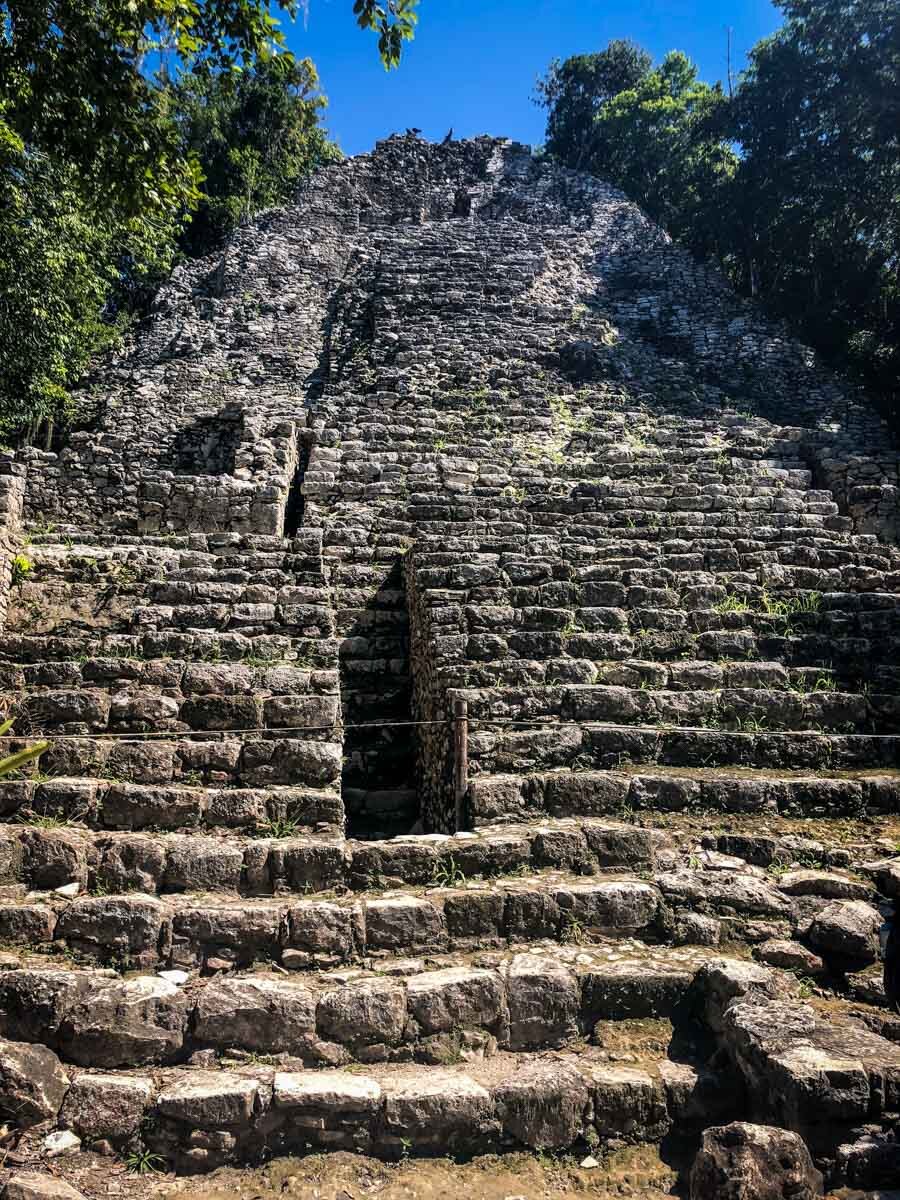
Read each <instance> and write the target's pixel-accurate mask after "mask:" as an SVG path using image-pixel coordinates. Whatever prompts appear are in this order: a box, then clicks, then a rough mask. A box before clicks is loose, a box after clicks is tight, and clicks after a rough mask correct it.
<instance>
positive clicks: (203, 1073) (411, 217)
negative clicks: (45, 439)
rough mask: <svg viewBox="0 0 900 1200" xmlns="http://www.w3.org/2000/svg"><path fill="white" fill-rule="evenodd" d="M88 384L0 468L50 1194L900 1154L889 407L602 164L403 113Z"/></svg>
mask: <svg viewBox="0 0 900 1200" xmlns="http://www.w3.org/2000/svg"><path fill="white" fill-rule="evenodd" d="M82 410H83V411H84V412H86V413H88V414H89V416H88V417H87V418H86V419H85V422H84V424H85V428H83V429H81V430H80V431H78V432H74V433H72V434H71V435H70V436H69V437H68V439H67V442H66V444H65V446H64V447H63V448H61V449H59V450H56V451H41V450H36V449H31V450H26V451H20V452H19V453H18V454H17V455H15V456H13V455H7V456H5V457H4V458H2V459H0V550H2V567H0V572H2V573H0V681H2V687H3V694H4V699H5V707H6V712H7V715H9V716H14V717H15V725H14V728H13V730H12V731H11V732H10V733H8V734H7V736H6V737H5V738H4V739H3V745H4V747H5V748H7V749H15V748H18V747H20V746H22V745H24V744H27V743H28V742H29V741H30V740H33V739H34V738H36V737H38V736H46V737H47V738H48V739H49V740H50V743H51V744H50V748H49V749H48V750H47V751H46V752H45V754H44V755H43V756H42V758H41V760H40V764H39V769H29V768H26V769H25V770H24V771H23V772H22V773H21V775H20V776H19V777H15V778H10V779H7V780H6V781H3V782H0V822H2V823H0V850H2V863H3V884H2V891H0V943H2V945H3V947H4V951H3V953H2V956H0V1034H2V1039H3V1040H0V1114H2V1115H3V1116H4V1118H5V1119H6V1120H7V1122H8V1123H9V1124H10V1125H11V1126H14V1127H18V1128H19V1129H20V1130H21V1131H22V1132H21V1140H20V1141H19V1152H20V1158H21V1159H22V1161H23V1162H25V1163H26V1165H27V1166H28V1167H29V1169H32V1168H33V1169H37V1168H38V1166H39V1165H40V1162H41V1158H42V1154H43V1153H44V1150H45V1149H46V1144H45V1141H44V1140H42V1139H44V1138H45V1135H46V1133H47V1131H48V1129H53V1128H57V1127H58V1128H59V1129H60V1130H68V1131H72V1133H73V1134H74V1135H75V1138H77V1139H80V1141H81V1146H82V1151H83V1152H87V1151H90V1150H91V1149H93V1150H97V1149H99V1150H100V1151H101V1152H104V1153H107V1154H113V1153H118V1154H120V1155H122V1156H125V1155H128V1154H129V1153H130V1154H139V1153H144V1152H145V1153H147V1154H152V1155H157V1156H159V1159H158V1160H154V1161H159V1162H164V1163H165V1164H166V1165H167V1166H169V1167H171V1168H172V1169H174V1170H176V1171H177V1172H180V1173H193V1172H203V1171H207V1170H210V1169H212V1168H214V1167H216V1166H218V1165H221V1164H223V1163H238V1164H241V1163H249V1162H253V1161H256V1160H258V1159H259V1158H261V1157H265V1156H267V1155H271V1154H280V1153H292V1152H298V1151H299V1152H302V1151H303V1150H305V1149H308V1148H313V1149H327V1150H330V1149H353V1150H361V1151H366V1152H369V1153H373V1154H377V1155H381V1156H384V1157H389V1158H390V1157H400V1156H403V1155H406V1154H409V1153H412V1154H430V1153H434V1154H444V1153H451V1154H460V1155H467V1154H472V1153H477V1152H480V1151H483V1150H500V1149H506V1148H511V1147H519V1148H522V1147H530V1148H542V1149H549V1150H569V1149H572V1150H575V1151H579V1150H583V1151H584V1152H585V1153H587V1152H588V1151H594V1152H597V1153H599V1152H600V1151H604V1150H607V1149H609V1148H610V1147H616V1146H620V1145H623V1144H629V1143H638V1142H651V1143H657V1144H658V1143H662V1142H663V1141H664V1140H665V1139H669V1140H672V1139H674V1140H675V1142H676V1143H677V1144H679V1145H681V1146H682V1147H684V1151H683V1153H684V1162H685V1163H686V1167H685V1169H686V1170H687V1169H688V1168H689V1166H690V1158H691V1155H692V1154H693V1151H694V1149H695V1148H696V1146H697V1145H698V1141H699V1138H700V1136H701V1134H703V1132H704V1130H709V1129H710V1127H719V1126H722V1125H726V1124H728V1123H730V1122H733V1121H750V1122H753V1123H755V1124H757V1125H760V1126H769V1127H772V1128H771V1129H770V1130H769V1133H768V1135H767V1136H768V1137H769V1139H770V1140H769V1142H767V1143H766V1145H767V1146H769V1148H770V1149H771V1147H772V1146H773V1145H774V1146H776V1147H777V1146H780V1145H781V1143H780V1142H778V1141H777V1138H778V1137H779V1136H783V1137H789V1135H799V1137H800V1138H801V1139H802V1141H803V1142H805V1143H806V1146H807V1147H808V1149H809V1151H810V1152H811V1154H812V1156H813V1158H814V1160H815V1162H816V1164H817V1166H818V1168H819V1169H820V1170H821V1171H822V1172H823V1173H824V1176H825V1179H826V1181H827V1182H828V1183H829V1184H831V1185H833V1186H839V1185H849V1186H857V1187H877V1186H889V1185H890V1184H891V1183H892V1182H896V1180H897V1179H898V1178H900V1140H898V1139H897V1137H896V1133H897V1129H898V1127H900V1017H898V1016H897V1013H896V1005H894V1006H893V1008H892V1007H891V1005H890V1003H889V1001H890V999H891V998H892V997H891V995H889V994H886V992H885V987H884V984H883V982H882V968H881V963H880V961H879V959H880V956H881V954H882V950H881V948H880V945H879V929H880V927H881V925H882V922H883V920H884V919H885V918H888V917H890V915H891V911H892V901H893V900H894V899H895V898H896V897H897V896H898V895H900V857H898V850H900V841H898V838H900V815H898V809H900V772H898V765H900V551H898V549H897V548H896V546H895V544H894V539H895V537H896V533H897V494H898V493H897V487H898V457H897V455H896V453H895V451H894V450H893V449H892V443H891V441H890V439H889V437H888V435H887V432H886V430H885V429H884V427H883V426H882V423H881V422H880V421H879V419H878V418H877V416H876V415H875V413H874V411H873V410H872V409H871V408H870V407H869V406H868V405H867V403H866V401H865V398H864V397H862V396H860V395H859V394H858V392H857V391H856V390H855V389H854V388H853V387H851V386H850V384H848V383H847V382H845V381H842V380H840V379H838V378H835V377H833V376H831V375H829V374H828V373H827V372H825V371H824V370H823V369H821V368H820V366H819V365H817V363H816V361H815V359H814V357H813V355H812V353H811V352H810V351H809V350H808V349H807V348H805V347H804V346H801V345H799V344H798V343H796V342H794V341H792V340H791V338H790V337H789V335H788V334H787V333H786V332H785V331H784V330H783V329H781V328H779V327H776V326H774V325H772V324H771V323H769V322H767V321H766V320H765V319H764V318H763V316H762V315H761V313H760V312H759V311H758V310H757V309H756V308H755V307H753V306H751V305H749V304H747V303H746V302H744V301H742V300H741V299H740V298H738V297H737V296H736V295H735V294H734V293H733V292H732V291H731V290H730V288H729V287H728V285H727V284H726V283H725V282H724V281H723V279H722V278H721V277H720V276H718V275H717V274H716V272H715V271H713V270H711V269H710V268H708V267H706V266H703V265H701V264H698V263H697V262H695V261H694V260H693V259H692V258H691V256H690V255H688V254H687V253H686V252H685V251H683V250H681V249H679V248H678V247H676V246H675V245H673V244H672V242H671V241H670V239H669V238H668V237H667V236H666V235H665V234H664V233H663V232H662V231H661V230H660V229H658V228H657V227H655V226H654V225H653V224H652V223H651V222H650V221H649V220H648V219H647V218H646V217H645V216H644V215H643V214H642V213H641V211H640V210H639V209H638V208H637V207H636V206H635V205H634V204H632V203H631V202H629V201H628V200H627V199H626V198H625V197H624V196H623V195H622V194H621V193H620V192H618V191H617V190H616V189H614V188H612V187H611V186H609V185H608V184H606V183H604V182H603V181H601V180H598V179H595V178H593V177H590V176H587V175H581V174H577V173H574V172H570V171H566V170H563V169H560V168H557V167H554V166H552V165H549V164H547V163H546V162H544V161H541V160H540V159H539V158H535V157H534V156H533V155H532V154H531V152H530V151H529V150H528V148H526V147H524V146H521V145H517V144H515V143H511V142H509V141H506V140H501V139H493V138H487V137H485V138H478V139H475V140H473V141H467V142H451V143H449V144H448V145H442V146H436V145H431V144H429V143H427V142H424V141H421V140H419V139H418V138H416V137H414V136H395V137H392V138H390V139H388V140H387V141H386V142H382V143H380V144H379V145H378V146H377V147H376V149H375V151H374V152H373V153H372V154H369V155H363V156H361V157H358V158H354V159H349V160H347V161H345V162H343V163H341V164H338V165H335V166H331V167H328V168H327V169H324V170H323V171H321V172H319V173H318V174H317V175H316V176H315V177H314V178H313V179H312V180H311V181H310V183H309V185H308V186H307V187H306V188H305V189H304V190H303V192H302V193H301V194H300V195H299V196H298V198H297V201H296V204H295V205H294V206H292V207H290V208H286V209H279V210H273V211H271V212H267V213H264V214H262V215H261V216H260V217H259V218H258V219H256V220H254V221H253V222H252V223H250V224H247V225H246V226H244V227H243V228H241V229H240V230H238V232H237V233H236V234H235V235H234V236H233V238H232V239H231V240H230V241H229V243H228V244H227V245H226V246H225V247H224V249H223V250H222V251H221V253H218V254H216V255H214V256H212V257H210V258H207V259H204V260H201V261H196V262H192V263H190V264H188V265H187V266H183V267H181V268H179V269H178V270H177V271H176V272H175V274H174V275H173V276H172V278H171V279H170V280H169V282H168V283H167V284H166V285H165V286H164V287H163V288H162V290H161V291H160V293H159V295H158V297H157V300H156V303H155V307H154V309H153V311H152V313H151V314H150V316H149V317H148V319H147V320H146V322H145V323H144V325H143V326H142V327H140V328H138V329H137V330H135V332H134V335H133V338H132V341H131V343H130V344H129V346H128V347H127V348H126V350H125V351H124V352H122V353H121V354H120V355H119V356H118V357H117V359H116V360H115V361H113V362H110V363H107V364H105V365H104V367H103V368H102V370H99V371H98V372H97V374H96V376H95V377H94V378H93V379H92V380H91V381H90V385H89V387H88V388H86V390H85V394H84V396H83V406H82ZM16 555H19V556H20V558H19V565H18V566H14V565H13V560H14V558H15V556H16ZM23 559H24V564H23ZM890 983H891V979H890V967H889V971H888V984H889V992H890ZM623 1044H625V1045H626V1050H625V1051H624V1052H623V1051H622V1050H621V1046H622V1045H623ZM611 1046H613V1047H618V1048H619V1049H611V1048H610V1047H611ZM741 1128H744V1127H741ZM778 1130H782V1131H787V1132H786V1133H785V1134H783V1135H779V1134H778V1132H777V1131H778ZM711 1136H712V1135H710V1134H709V1133H707V1135H706V1139H705V1143H704V1144H706V1142H708V1141H709V1139H710V1137H711ZM742 1136H743V1135H742ZM754 1136H755V1135H754ZM772 1138H775V1139H776V1141H775V1142H772V1141H771V1139H772ZM795 1141H796V1139H795ZM751 1143H752V1144H753V1145H757V1142H753V1139H752V1138H751V1139H750V1142H748V1143H747V1144H748V1145H749V1144H751ZM741 1144H742V1145H743V1144H744V1143H743V1142H742V1143H741ZM792 1144H793V1143H792ZM797 1145H798V1146H800V1151H802V1154H805V1153H806V1151H805V1150H803V1147H802V1145H800V1143H799V1142H797ZM791 1153H794V1151H791ZM773 1155H774V1157H773V1158H772V1161H773V1163H775V1166H774V1167H773V1168H772V1169H773V1170H776V1169H781V1168H778V1167H777V1163H778V1162H781V1160H784V1159H785V1153H781V1154H780V1157H779V1155H778V1154H774V1152H773ZM801 1157H802V1155H801ZM787 1158H790V1155H787ZM708 1165H709V1164H708V1163H707V1167H708ZM782 1166H783V1164H782ZM784 1169H785V1170H786V1169H787V1168H784ZM809 1170H810V1172H811V1174H810V1178H812V1176H813V1175H815V1172H814V1171H813V1170H812V1168H811V1167H810V1169H809ZM704 1172H705V1174H704ZM695 1175H696V1179H698V1180H701V1182H700V1183H697V1188H698V1189H701V1190H700V1191H696V1194H697V1195H701V1194H702V1196H707V1195H708V1196H710V1197H711V1196H712V1195H713V1192H710V1191H709V1190H708V1187H707V1185H706V1184H703V1183H702V1179H705V1178H708V1176H709V1171H708V1170H707V1169H706V1168H704V1171H699V1170H698V1172H696V1173H695ZM10 1186H12V1185H10ZM723 1186H724V1185H723ZM704 1187H707V1190H706V1191H702V1189H703V1188H704ZM10 1194H12V1193H10ZM16 1194H17V1195H18V1193H16ZM29 1194H30V1193H29ZM53 1194H56V1193H53ZM727 1194H729V1195H730V1193H727ZM737 1194H738V1193H735V1195H737ZM742 1194H743V1193H742ZM772 1194H773V1196H774V1195H775V1193H774V1192H773V1193H772ZM778 1194H779V1195H781V1192H779V1193H778ZM784 1194H785V1195H786V1194H788V1193H787V1192H785V1193H784ZM791 1194H792V1195H794V1194H795V1193H791ZM800 1194H801V1193H800V1192H796V1195H798V1196H799V1195H800ZM803 1194H806V1193H803ZM808 1194H809V1195H813V1194H815V1193H814V1192H813V1191H810V1192H809V1193H808ZM715 1195H716V1196H721V1197H725V1196H726V1191H724V1190H722V1191H719V1192H716V1193H715Z"/></svg>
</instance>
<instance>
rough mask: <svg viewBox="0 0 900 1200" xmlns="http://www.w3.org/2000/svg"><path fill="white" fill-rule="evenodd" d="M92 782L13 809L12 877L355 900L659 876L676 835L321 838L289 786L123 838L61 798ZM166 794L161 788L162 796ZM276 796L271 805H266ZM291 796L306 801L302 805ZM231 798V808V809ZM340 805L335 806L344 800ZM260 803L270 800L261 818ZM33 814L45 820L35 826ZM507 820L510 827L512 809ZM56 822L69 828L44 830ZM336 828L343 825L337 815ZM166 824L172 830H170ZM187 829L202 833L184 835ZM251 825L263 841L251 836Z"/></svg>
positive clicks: (561, 825) (548, 826)
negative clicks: (536, 876) (570, 878)
mask: <svg viewBox="0 0 900 1200" xmlns="http://www.w3.org/2000/svg"><path fill="white" fill-rule="evenodd" d="M66 783H68V785H69V786H68V788H67V787H66V786H65V784H66ZM83 783H84V781H81V780H70V781H62V784H63V786H56V787H54V786H53V785H37V787H36V788H35V790H34V793H33V794H32V798H31V800H30V803H28V804H27V807H24V808H23V807H22V806H21V804H20V806H19V807H18V808H17V809H15V810H10V807H9V806H8V805H7V806H5V810H6V811H5V813H4V815H5V816H7V817H10V816H13V815H14V813H15V812H18V814H19V816H20V820H21V823H19V824H0V843H2V846H3V854H4V859H3V861H4V870H5V877H4V878H5V882H7V883H18V882H21V883H24V884H25V885H26V886H27V887H29V888H31V889H32V890H39V891H51V890H53V889H56V888H59V887H67V886H69V885H72V884H76V885H77V886H78V887H79V888H80V889H81V890H82V891H85V890H86V891H91V892H96V893H98V894H104V893H105V892H108V891H110V890H115V891H125V892H127V891H131V890H134V891H142V892H148V893H153V894H157V893H159V894H164V893H170V892H195V893H198V892H202V891H204V890H209V891H213V892H222V893H226V892H231V893H233V894H235V895H238V894H241V895H249V896H252V895H258V896H271V895H280V894H284V895H290V894H292V893H297V892H300V893H304V892H311V891H314V892H321V891H337V892H339V893H344V892H346V891H348V890H353V891H362V890H365V889H367V888H371V887H378V888H381V889H383V888H387V887H402V886H407V885H410V886H418V887H435V886H438V885H439V884H441V883H446V882H447V881H451V882H454V881H455V882H457V883H460V882H462V883H466V882H468V881H470V880H473V879H485V878H492V877H494V876H499V875H511V874H512V875H523V874H528V873H529V872H531V873H535V872H540V871H542V870H545V869H550V868H553V869H557V868H558V869H566V870H577V871H579V872H581V873H584V874H594V873H597V872H610V871H617V870H626V871H630V870H649V869H651V868H652V867H653V865H654V863H655V861H656V851H657V848H658V847H659V846H660V845H661V844H662V842H663V840H664V839H663V836H662V835H661V834H660V835H656V834H655V833H654V832H653V831H652V830H641V829H635V828H634V827H633V826H631V825H628V824H626V823H623V822H622V821H617V820H615V819H612V820H610V819H606V820H601V819H596V818H591V817H588V818H586V819H581V820H577V821H576V820H564V821H555V820H547V819H545V820H541V821H539V822H538V823H524V824H518V825H510V824H504V825H502V826H499V827H497V828H496V829H494V828H491V827H485V828H479V829H478V830H476V831H474V832H466V833H459V834H455V835H452V836H448V835H445V834H420V835H409V836H403V837H393V838H389V839H387V840H366V841H359V840H356V839H352V838H351V839H346V840H345V839H344V838H342V837H341V836H340V834H339V833H337V832H331V833H328V834H325V833H320V834H311V833H310V832H308V831H307V830H304V829H303V828H302V826H304V825H305V826H307V827H308V826H311V825H312V824H313V822H312V820H311V819H309V817H311V816H313V815H315V810H314V811H313V812H312V813H310V812H309V807H310V806H311V803H312V802H311V800H310V798H309V797H307V806H308V807H307V810H306V812H304V809H303V808H302V807H301V804H302V799H303V797H304V794H303V793H302V792H301V790H300V789H287V788H285V789H282V793H281V794H279V792H278V791H277V790H276V789H272V790H271V791H270V792H268V793H265V792H263V793H243V792H240V791H237V790H235V791H232V792H220V793H218V794H216V793H214V792H206V793H200V794H199V796H198V795H197V794H196V793H195V795H194V798H195V800H199V802H200V804H201V805H205V816H206V824H205V832H200V831H198V829H197V828H196V827H195V828H193V829H191V825H192V824H193V825H195V826H196V825H197V824H198V822H197V815H196V812H190V811H186V810H185V809H184V808H182V810H181V811H179V810H178V809H177V807H176V804H175V802H174V801H170V812H169V813H168V814H167V815H168V822H169V823H168V826H166V824H165V815H166V810H165V807H164V805H163V804H160V805H159V811H160V812H161V813H162V814H164V816H163V818H162V819H161V820H160V821H159V822H158V824H157V825H156V827H154V828H152V829H150V830H148V828H147V825H148V824H149V823H148V822H146V821H145V822H144V824H143V825H141V823H140V821H139V820H138V819H137V818H135V819H134V821H133V828H132V829H128V827H127V826H126V825H125V821H124V819H123V818H122V817H121V816H119V817H118V824H119V826H120V830H121V831H114V830H115V825H116V818H117V816H118V814H117V813H116V812H115V811H110V812H109V813H107V811H106V810H101V811H100V813H99V814H98V815H97V816H94V817H93V820H92V819H91V816H92V815H91V814H89V813H86V812H85V811H84V810H83V809H82V810H80V811H79V810H76V811H68V812H67V810H66V808H64V807H63V805H62V803H60V800H59V798H60V796H61V795H62V794H64V793H65V792H66V791H68V792H69V793H70V795H71V794H79V793H80V794H81V795H84V794H85V793H86V792H87V791H88V790H89V789H88V788H86V787H83V786H82V787H76V786H72V785H81V784H83ZM4 790H5V792H6V796H5V797H4V798H5V799H7V800H8V799H9V797H10V796H15V795H16V794H18V795H19V796H21V795H22V794H23V789H21V788H20V786H19V785H18V784H6V785H4ZM133 790H134V791H138V789H133ZM144 790H145V791H146V792H150V791H151V789H144ZM161 792H162V789H158V790H157V792H156V793H155V794H156V796H157V798H160V793H161ZM166 794H167V796H169V795H174V794H175V793H174V790H173V792H172V793H168V792H167V793H166ZM379 795H380V794H379V793H377V792H373V793H369V794H368V797H369V799H370V800H372V801H373V802H374V801H375V800H376V799H378V798H379ZM266 797H268V798H269V805H270V807H269V808H268V809H266V808H265V807H263V805H262V804H261V803H260V801H262V800H263V799H264V798H266ZM291 797H297V799H296V802H295V804H293V805H292V804H291V803H290V800H291ZM229 799H231V800H232V807H231V808H230V809H228V808H227V807H226V804H227V802H228V800H229ZM325 799H326V797H323V798H322V800H321V801H320V809H324V800H325ZM331 799H332V804H333V805H334V804H335V803H336V802H337V797H332V798H331ZM381 799H382V802H383V803H382V809H385V806H386V805H387V803H388V801H390V803H391V804H392V805H394V806H396V804H397V803H398V802H399V801H401V800H402V801H405V802H407V803H409V804H410V805H411V804H413V803H414V801H415V794H414V793H413V792H411V791H402V790H401V791H400V792H399V795H398V794H395V793H390V794H385V795H384V796H382V797H381ZM253 800H256V801H257V804H258V807H257V809H256V811H255V812H254V810H253V808H252V805H251V803H250V802H251V801H253ZM148 808H149V806H148ZM386 811H392V810H386ZM29 813H33V814H35V815H34V817H33V818H31V823H29V819H28V814H29ZM142 815H145V814H142ZM305 815H307V820H306V821H303V817H304V816H305ZM505 815H506V817H507V820H508V819H509V815H510V814H505ZM48 816H49V817H50V818H54V817H55V818H57V820H58V822H59V823H58V824H55V825H54V824H51V823H49V822H47V821H46V820H45V822H44V823H43V824H42V823H40V822H41V818H46V817H48ZM67 818H68V820H67ZM332 823H333V824H334V823H336V822H335V821H334V818H333V817H332ZM482 824H483V822H482ZM92 826H93V827H94V828H92ZM122 826H125V828H124V829H122ZM166 828H168V829H169V830H171V832H161V829H166ZM201 828H202V827H201ZM179 829H180V830H182V831H183V830H185V829H188V830H190V832H187V833H185V832H177V831H178V830H179ZM241 829H244V830H248V831H250V832H251V833H252V834H254V836H252V837H248V836H242V835H241V832H240V831H241Z"/></svg>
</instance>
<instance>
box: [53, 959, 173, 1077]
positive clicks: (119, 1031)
mask: <svg viewBox="0 0 900 1200" xmlns="http://www.w3.org/2000/svg"><path fill="white" fill-rule="evenodd" d="M190 1008H191V1002H190V999H189V998H188V997H187V996H186V995H185V993H184V992H183V991H181V989H180V988H177V987H176V986H175V985H174V984H172V983H168V982H167V981H166V980H165V979H160V978H159V977H158V976H149V975H142V976H139V977H138V978H136V979H129V980H116V981H115V982H113V983H110V984H109V985H108V986H106V987H102V988H100V989H99V990H98V991H96V992H95V993H94V994H93V995H91V996H90V997H89V998H87V999H86V1000H83V1001H81V1002H79V1003H78V1004H75V1005H73V1006H72V1007H71V1008H70V1009H69V1010H68V1012H67V1013H66V1017H65V1020H64V1021H63V1024H62V1027H61V1029H60V1046H61V1049H62V1053H63V1055H64V1056H65V1057H66V1058H68V1059H71V1060H72V1061H73V1062H77V1063H79V1064H80V1065H81V1066H84V1067H139V1066H143V1065H144V1064H146V1063H167V1062H172V1061H174V1060H175V1059H176V1058H177V1057H178V1055H179V1054H180V1053H181V1049H182V1047H183V1045H184V1038H185V1033H186V1030H187V1024H188V1017H189V1014H190Z"/></svg>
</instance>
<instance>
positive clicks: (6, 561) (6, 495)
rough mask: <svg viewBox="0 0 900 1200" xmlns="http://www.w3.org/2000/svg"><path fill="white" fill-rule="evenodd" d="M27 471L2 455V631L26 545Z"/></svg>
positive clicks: (0, 480)
mask: <svg viewBox="0 0 900 1200" xmlns="http://www.w3.org/2000/svg"><path fill="white" fill-rule="evenodd" d="M24 496H25V471H24V468H23V467H22V466H21V465H19V464H18V463H15V462H14V461H12V458H11V456H9V455H2V456H0V629H2V628H3V626H4V623H5V621H6V611H7V608H8V606H9V589H10V585H11V583H12V579H13V570H14V560H15V558H16V555H17V554H18V553H19V550H20V547H21V544H22V511H23V507H24Z"/></svg>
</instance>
